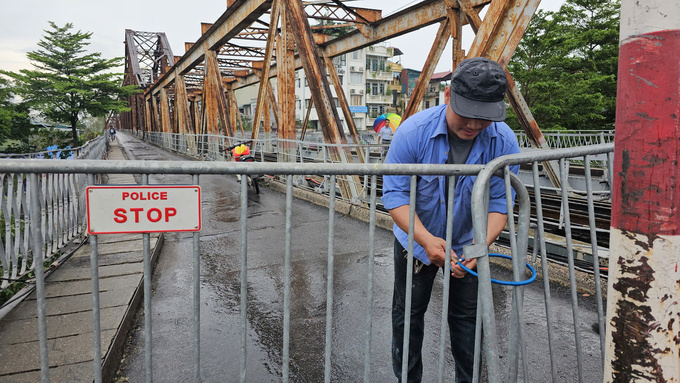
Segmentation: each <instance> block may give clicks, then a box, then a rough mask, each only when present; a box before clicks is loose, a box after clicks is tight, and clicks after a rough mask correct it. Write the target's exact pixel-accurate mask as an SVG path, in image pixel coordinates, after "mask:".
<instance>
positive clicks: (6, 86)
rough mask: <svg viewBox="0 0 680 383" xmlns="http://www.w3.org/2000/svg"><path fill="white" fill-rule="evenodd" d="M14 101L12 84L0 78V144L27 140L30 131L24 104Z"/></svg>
mask: <svg viewBox="0 0 680 383" xmlns="http://www.w3.org/2000/svg"><path fill="white" fill-rule="evenodd" d="M16 101H17V100H15V94H14V90H13V87H12V84H11V83H10V81H9V80H7V79H5V78H2V77H0V143H5V142H6V141H7V140H17V141H20V142H25V141H26V140H27V139H28V135H29V133H30V131H31V124H30V121H29V120H28V109H27V107H26V105H25V104H24V103H21V102H16Z"/></svg>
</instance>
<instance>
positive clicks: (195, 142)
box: [130, 131, 614, 203]
mask: <svg viewBox="0 0 680 383" xmlns="http://www.w3.org/2000/svg"><path fill="white" fill-rule="evenodd" d="M130 133H133V134H135V135H136V136H137V137H139V138H143V139H145V140H146V141H147V142H150V143H152V144H154V145H157V146H159V147H162V148H164V149H167V150H171V151H174V152H176V153H179V154H182V155H184V156H189V157H191V158H196V159H201V160H207V161H229V160H231V158H230V157H229V156H228V155H227V153H225V151H224V148H225V147H228V146H230V145H233V143H235V142H243V141H251V142H252V143H253V146H252V154H253V156H254V157H255V158H256V160H257V161H260V162H265V161H282V162H299V163H342V162H343V161H339V160H337V158H338V157H337V155H336V156H334V155H333V153H338V152H345V153H350V156H351V157H352V162H354V163H361V162H366V163H382V162H383V161H384V159H385V156H386V155H387V151H388V149H389V145H384V144H374V143H369V142H371V138H370V137H372V134H373V132H362V137H363V136H364V135H366V137H365V138H366V139H365V140H364V139H362V142H361V143H358V144H355V143H348V144H327V143H325V142H324V141H323V137H322V136H321V135H320V134H308V135H306V137H305V140H284V139H279V138H277V137H275V136H272V137H270V138H261V139H257V140H251V139H249V138H247V137H246V138H243V137H241V136H240V135H239V136H236V137H227V136H223V135H195V134H176V133H160V132H147V133H145V136H143V135H142V133H141V132H139V131H138V132H130ZM313 133H316V132H313ZM517 137H518V140H519V142H520V147H530V144H529V142H528V140H527V139H526V136H525V135H524V134H523V133H518V135H517ZM545 137H546V140H548V141H549V142H550V143H551V145H554V147H555V148H571V147H576V146H586V145H594V144H601V143H610V142H613V137H614V136H613V132H588V131H584V132H576V133H570V132H548V133H546V134H545ZM522 145H524V146H522ZM286 148H288V149H286ZM566 160H567V164H568V165H570V166H573V167H575V168H579V169H581V168H583V166H584V164H583V159H582V158H569V159H566ZM590 160H591V162H590V164H589V165H590V166H591V167H593V168H594V169H595V168H597V170H598V172H599V173H600V174H601V178H600V180H599V181H600V182H598V183H597V185H596V186H598V187H599V186H601V185H602V187H601V188H602V189H609V180H611V178H610V177H609V176H610V173H611V172H610V171H609V167H610V162H609V160H608V158H607V156H606V155H595V156H592V157H591V158H590ZM339 181H340V182H344V183H346V184H349V185H351V187H350V188H349V190H350V191H352V192H353V193H354V194H352V195H348V196H347V200H348V201H351V202H353V203H366V201H367V199H368V191H369V184H370V179H369V177H367V176H363V177H346V176H340V179H339ZM539 181H541V185H542V186H543V187H544V188H545V189H550V187H551V186H552V185H551V183H550V180H549V179H548V178H546V177H541V178H540V180H539ZM569 181H570V183H569V185H570V187H571V188H573V189H575V190H577V191H578V190H581V191H582V192H585V189H584V185H582V182H581V179H580V178H579V179H576V180H574V179H572V178H570V179H569ZM574 181H575V183H576V184H575V183H574ZM378 183H379V184H380V183H381V180H380V178H379V179H378ZM293 185H294V186H296V187H301V188H308V189H312V190H314V191H317V192H323V193H328V191H329V190H330V187H329V178H328V177H327V176H324V177H313V176H311V175H300V176H296V177H295V178H294V179H293ZM336 188H337V191H338V192H339V190H340V187H339V186H337V185H336ZM600 195H603V194H602V193H600Z"/></svg>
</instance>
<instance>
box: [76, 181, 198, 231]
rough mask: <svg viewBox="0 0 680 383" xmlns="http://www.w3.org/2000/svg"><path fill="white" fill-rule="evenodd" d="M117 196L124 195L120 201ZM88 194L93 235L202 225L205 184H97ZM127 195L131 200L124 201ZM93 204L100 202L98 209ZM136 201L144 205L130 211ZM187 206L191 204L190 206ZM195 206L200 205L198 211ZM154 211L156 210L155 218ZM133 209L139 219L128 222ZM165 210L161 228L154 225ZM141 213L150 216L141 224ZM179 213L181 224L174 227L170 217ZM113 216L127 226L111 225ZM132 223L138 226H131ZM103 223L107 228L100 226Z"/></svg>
mask: <svg viewBox="0 0 680 383" xmlns="http://www.w3.org/2000/svg"><path fill="white" fill-rule="evenodd" d="M118 193H120V194H118ZM125 193H127V194H125ZM116 195H120V198H121V201H120V202H116V201H117V200H116V197H115V196H116ZM85 196H86V209H87V232H88V233H89V234H91V235H99V234H137V233H169V232H196V231H200V230H201V227H202V216H201V187H200V186H198V185H94V186H88V187H87V188H85ZM102 198H104V200H105V201H111V202H110V205H111V206H110V207H108V206H107V207H103V208H102V207H101V205H103V204H102V203H101V202H102ZM127 198H129V201H126V202H123V201H124V200H126V199H127ZM93 203H98V204H97V205H96V206H97V207H96V208H95V207H94V205H92V204H93ZM132 204H136V205H138V206H141V207H136V208H135V209H134V210H132V211H129V212H128V210H129V209H130V205H132ZM91 205H92V206H91ZM187 205H190V206H189V207H187ZM180 207H182V208H181V209H180ZM194 208H197V209H196V212H195V213H194V211H193V209H194ZM145 210H146V212H145ZM152 210H155V211H153V218H152V214H151V213H152ZM133 212H134V220H136V221H137V222H134V223H127V221H128V216H127V215H128V214H131V213H133ZM163 212H165V222H161V223H160V224H158V225H157V226H159V227H156V228H154V227H153V226H154V223H155V222H159V221H162V220H163V217H164V216H163ZM140 213H141V214H140ZM170 213H172V214H170ZM178 213H180V214H178ZM140 216H141V217H142V218H144V216H146V218H147V222H141V223H140V222H139V221H140ZM175 216H177V219H176V221H177V224H179V225H180V226H172V225H173V224H174V223H173V224H169V217H175ZM109 218H110V219H112V220H116V221H115V222H116V224H118V225H125V226H121V227H120V229H118V228H111V226H112V224H111V222H106V220H107V219H109ZM132 218H133V217H130V221H132V220H133V219H132ZM119 221H122V222H119ZM148 221H151V222H148ZM93 223H94V225H93ZM131 224H132V225H135V226H137V228H135V227H130V225H131ZM102 226H103V227H104V229H101V230H99V229H97V227H102ZM169 226H170V227H169Z"/></svg>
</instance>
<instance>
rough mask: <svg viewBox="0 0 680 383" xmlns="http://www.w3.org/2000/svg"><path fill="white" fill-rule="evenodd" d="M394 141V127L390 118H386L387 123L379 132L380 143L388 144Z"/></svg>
mask: <svg viewBox="0 0 680 383" xmlns="http://www.w3.org/2000/svg"><path fill="white" fill-rule="evenodd" d="M391 141H392V128H391V127H390V120H385V125H384V126H383V127H382V128H380V131H379V132H378V144H383V145H387V144H389V143H390V142H391Z"/></svg>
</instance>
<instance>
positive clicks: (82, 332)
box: [0, 141, 163, 383]
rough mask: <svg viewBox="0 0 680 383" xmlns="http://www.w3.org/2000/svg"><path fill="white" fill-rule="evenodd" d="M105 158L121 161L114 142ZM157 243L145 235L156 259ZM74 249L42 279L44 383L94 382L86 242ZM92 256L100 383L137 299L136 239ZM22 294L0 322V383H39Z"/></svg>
mask: <svg viewBox="0 0 680 383" xmlns="http://www.w3.org/2000/svg"><path fill="white" fill-rule="evenodd" d="M108 159H110V160H125V159H126V158H125V156H124V154H123V151H122V150H121V147H120V146H119V145H118V141H114V142H111V143H110V146H109V152H108ZM108 183H109V184H134V183H135V180H134V178H133V176H132V175H130V174H112V175H109V176H108ZM162 242H163V238H162V237H161V236H160V235H158V234H152V235H151V242H150V243H151V252H152V256H153V257H154V259H155V257H156V256H157V254H158V252H159V250H160V247H161V246H162ZM76 247H77V245H76V246H74V247H73V248H72V249H71V250H70V251H71V252H72V255H70V257H68V259H64V258H66V257H64V258H62V259H61V262H63V264H61V265H60V266H59V267H58V268H54V269H52V268H50V269H48V270H47V271H46V274H45V275H46V279H45V298H46V303H45V310H46V315H47V337H48V342H47V348H48V355H49V367H50V371H49V376H50V379H51V381H53V382H92V381H93V379H94V372H93V370H94V369H93V352H92V349H93V341H92V333H93V320H92V284H91V283H92V282H91V268H90V251H91V248H90V244H89V241H87V240H86V241H85V242H84V243H82V246H80V247H77V248H76ZM67 251H68V250H67ZM98 251H99V293H100V305H101V317H100V318H101V320H100V323H101V325H100V326H101V347H102V357H103V361H102V363H103V364H102V366H103V367H102V374H103V378H104V381H110V380H111V379H110V378H112V377H113V375H114V374H115V369H116V368H117V366H118V364H119V362H120V359H121V357H122V352H123V345H124V343H125V338H126V336H127V333H128V330H129V328H130V325H131V323H132V318H133V317H134V313H135V311H136V308H137V307H139V306H140V302H141V299H142V297H143V275H144V270H143V243H142V238H141V236H140V235H134V234H111V235H100V236H98ZM32 286H34V285H32ZM21 294H24V295H27V296H26V298H25V299H24V300H23V301H21V302H19V303H18V304H16V306H15V307H13V308H12V309H11V311H9V312H8V313H7V315H5V316H4V317H2V318H1V319H0V339H2V342H0V360H2V361H3V363H0V382H18V383H21V382H38V381H40V380H41V376H40V375H41V372H40V342H39V337H38V328H39V326H38V314H37V304H36V294H35V291H33V288H31V287H26V288H25V289H24V290H22V292H20V293H19V295H21ZM107 377H109V378H108V379H107Z"/></svg>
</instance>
